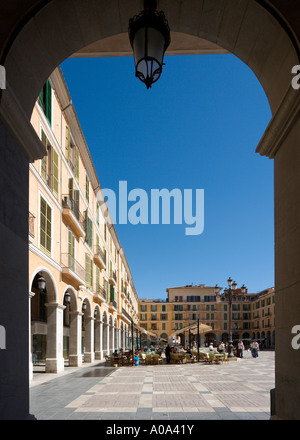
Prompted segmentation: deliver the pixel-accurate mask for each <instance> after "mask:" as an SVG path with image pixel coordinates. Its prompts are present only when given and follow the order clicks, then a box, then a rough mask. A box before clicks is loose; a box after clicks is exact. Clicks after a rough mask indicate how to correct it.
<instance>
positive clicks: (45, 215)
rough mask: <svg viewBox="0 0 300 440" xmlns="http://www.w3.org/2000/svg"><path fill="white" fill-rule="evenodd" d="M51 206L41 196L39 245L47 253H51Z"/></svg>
mask: <svg viewBox="0 0 300 440" xmlns="http://www.w3.org/2000/svg"><path fill="white" fill-rule="evenodd" d="M51 212H52V210H51V208H50V206H49V205H48V203H47V202H46V201H45V200H44V199H43V197H41V202H40V247H41V249H42V250H44V251H45V252H46V253H47V254H49V255H50V254H51V238H52V237H51V235H52V234H51Z"/></svg>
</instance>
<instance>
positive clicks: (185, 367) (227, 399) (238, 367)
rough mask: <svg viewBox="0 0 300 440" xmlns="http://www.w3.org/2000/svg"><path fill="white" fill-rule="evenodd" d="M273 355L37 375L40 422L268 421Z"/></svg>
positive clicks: (33, 395)
mask: <svg viewBox="0 0 300 440" xmlns="http://www.w3.org/2000/svg"><path fill="white" fill-rule="evenodd" d="M274 361H275V353H274V351H261V352H260V353H259V357H258V358H255V359H254V358H252V356H251V354H250V353H249V352H245V353H244V358H243V359H239V360H237V361H231V362H224V363H223V364H222V363H221V364H205V363H202V362H201V363H197V362H196V363H194V364H180V365H175V364H171V365H166V364H164V365H157V366H150V365H140V366H137V367H135V366H129V367H128V366H126V367H118V368H115V367H108V366H107V365H106V364H105V363H100V362H99V361H98V362H94V363H93V364H86V365H84V366H82V367H80V368H77V369H75V368H66V370H65V371H64V372H63V373H61V374H58V375H53V374H45V373H34V378H33V380H32V381H31V385H30V413H31V414H32V415H33V416H35V418H36V419H37V420H50V419H51V420H169V421H171V420H173V421H174V420H185V421H187V420H269V418H270V389H272V388H274V385H275V370H274Z"/></svg>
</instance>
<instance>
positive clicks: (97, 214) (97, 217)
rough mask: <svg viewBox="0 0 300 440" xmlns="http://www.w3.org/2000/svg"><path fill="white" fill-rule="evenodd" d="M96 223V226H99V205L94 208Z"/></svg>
mask: <svg viewBox="0 0 300 440" xmlns="http://www.w3.org/2000/svg"><path fill="white" fill-rule="evenodd" d="M96 222H97V225H98V226H99V224H100V206H99V203H97V206H96Z"/></svg>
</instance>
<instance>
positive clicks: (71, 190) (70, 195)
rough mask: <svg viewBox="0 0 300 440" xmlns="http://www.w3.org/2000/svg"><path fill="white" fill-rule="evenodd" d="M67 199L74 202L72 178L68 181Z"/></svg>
mask: <svg viewBox="0 0 300 440" xmlns="http://www.w3.org/2000/svg"><path fill="white" fill-rule="evenodd" d="M68 186H69V197H70V199H71V200H74V181H73V179H72V178H70V179H69V185H68Z"/></svg>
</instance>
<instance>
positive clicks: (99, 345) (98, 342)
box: [94, 320, 103, 360]
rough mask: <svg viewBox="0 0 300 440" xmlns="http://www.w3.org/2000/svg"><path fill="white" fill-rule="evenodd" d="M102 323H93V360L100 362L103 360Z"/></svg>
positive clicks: (97, 321)
mask: <svg viewBox="0 0 300 440" xmlns="http://www.w3.org/2000/svg"><path fill="white" fill-rule="evenodd" d="M102 333H103V322H102V321H100V320H96V321H95V335H94V338H95V359H96V360H101V359H102V358H103V340H102V339H103V336H102Z"/></svg>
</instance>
